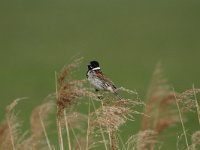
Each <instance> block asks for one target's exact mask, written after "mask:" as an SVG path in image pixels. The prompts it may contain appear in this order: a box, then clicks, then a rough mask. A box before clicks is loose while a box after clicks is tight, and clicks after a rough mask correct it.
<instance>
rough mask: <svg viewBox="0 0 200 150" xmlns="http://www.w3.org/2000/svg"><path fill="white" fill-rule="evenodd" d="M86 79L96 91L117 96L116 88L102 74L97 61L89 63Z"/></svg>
mask: <svg viewBox="0 0 200 150" xmlns="http://www.w3.org/2000/svg"><path fill="white" fill-rule="evenodd" d="M86 77H87V79H88V81H89V83H90V84H91V85H92V86H93V87H94V88H95V90H96V91H109V92H111V93H113V94H115V95H117V87H116V86H115V85H114V83H113V82H112V81H111V80H109V79H108V78H107V77H106V76H105V75H104V74H103V72H102V71H101V68H100V65H99V62H98V61H95V60H94V61H90V64H89V65H88V71H87V73H86Z"/></svg>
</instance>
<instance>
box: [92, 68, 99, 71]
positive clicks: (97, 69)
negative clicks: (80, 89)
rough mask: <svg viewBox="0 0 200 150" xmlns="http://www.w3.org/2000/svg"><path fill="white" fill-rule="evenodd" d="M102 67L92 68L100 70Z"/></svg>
mask: <svg viewBox="0 0 200 150" xmlns="http://www.w3.org/2000/svg"><path fill="white" fill-rule="evenodd" d="M100 69H101V68H100V67H96V68H93V69H92V70H93V71H94V70H100Z"/></svg>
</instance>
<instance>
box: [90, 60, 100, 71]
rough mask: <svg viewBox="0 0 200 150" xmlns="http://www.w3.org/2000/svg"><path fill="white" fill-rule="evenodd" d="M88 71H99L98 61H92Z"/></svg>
mask: <svg viewBox="0 0 200 150" xmlns="http://www.w3.org/2000/svg"><path fill="white" fill-rule="evenodd" d="M88 69H89V70H93V69H95V70H99V69H100V67H99V63H98V61H91V62H90V64H89V65H88Z"/></svg>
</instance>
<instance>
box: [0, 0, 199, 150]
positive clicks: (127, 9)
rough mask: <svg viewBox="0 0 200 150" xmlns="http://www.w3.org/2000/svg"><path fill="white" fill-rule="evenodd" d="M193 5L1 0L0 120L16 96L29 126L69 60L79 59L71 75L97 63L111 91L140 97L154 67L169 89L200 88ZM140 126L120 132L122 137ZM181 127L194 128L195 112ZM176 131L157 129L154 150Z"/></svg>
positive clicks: (169, 0)
mask: <svg viewBox="0 0 200 150" xmlns="http://www.w3.org/2000/svg"><path fill="white" fill-rule="evenodd" d="M199 8H200V1H198V0H192V1H189V0H166V1H161V0H152V1H145V0H123V1H122V0H74V1H73V0H58V1H54V0H49V1H47V0H34V1H27V0H18V1H14V0H1V1H0V52H1V55H0V68H1V69H0V72H1V73H0V80H1V82H0V83H1V86H0V91H1V92H0V93H1V94H0V96H1V100H0V119H2V118H3V117H4V110H5V107H6V106H7V105H8V104H10V103H11V102H12V101H13V100H14V99H15V98H19V97H29V99H27V100H23V101H22V102H20V103H19V105H18V106H17V110H18V111H20V114H19V116H20V117H21V119H22V120H23V121H24V129H27V128H29V116H30V114H31V111H32V109H33V108H35V107H36V106H37V105H39V104H41V103H42V101H43V99H44V98H45V97H46V96H47V95H48V94H49V93H52V92H55V75H54V74H55V71H59V70H60V69H61V68H62V67H63V66H64V65H66V64H68V63H70V62H71V59H72V58H73V57H74V56H75V57H78V56H83V57H84V61H83V63H82V64H81V67H80V68H79V70H78V71H77V72H76V73H75V77H76V78H78V79H83V78H85V74H86V71H87V64H88V62H89V61H90V60H98V61H99V62H100V63H101V68H102V70H103V72H105V74H106V75H108V76H109V78H111V79H112V80H113V82H114V83H115V84H116V86H118V87H119V86H123V87H126V88H129V89H132V90H136V91H137V92H138V93H139V95H140V97H141V99H142V100H145V98H146V91H147V89H148V85H149V82H150V80H151V77H152V73H153V71H154V68H155V66H156V64H157V63H158V62H162V66H163V69H164V72H165V76H166V77H167V78H168V80H169V83H170V85H171V86H172V87H174V89H175V90H176V91H178V92H182V91H185V90H186V89H189V88H192V84H194V85H195V87H197V88H198V87H200V80H199V77H200V70H199V66H198V65H199V64H200V59H199V57H200V36H199V35H200V28H199V27H200V19H199V14H200V9H199ZM199 99H200V98H199ZM53 121H54V120H53ZM140 123H141V119H140V118H137V119H136V120H135V122H134V123H132V125H129V126H128V127H126V126H125V127H122V128H123V130H124V132H125V137H126V136H129V131H131V132H132V134H134V133H136V132H137V131H138V130H139V128H140ZM185 125H186V128H187V129H188V133H189V134H191V133H192V132H193V131H196V130H199V125H198V120H197V118H196V114H195V113H189V114H188V122H186V123H185ZM180 133H182V128H181V124H178V125H177V126H175V127H172V128H170V129H169V131H168V132H167V131H166V132H164V135H163V137H165V138H166V139H167V141H165V142H166V143H164V144H163V147H162V148H161V149H162V150H169V149H176V137H177V135H178V134H180ZM55 139H57V138H55ZM55 143H56V142H55Z"/></svg>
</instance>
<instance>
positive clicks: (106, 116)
mask: <svg viewBox="0 0 200 150" xmlns="http://www.w3.org/2000/svg"><path fill="white" fill-rule="evenodd" d="M81 62H82V58H80V59H76V60H74V61H73V62H72V63H71V64H68V65H66V66H65V67H64V68H63V69H61V71H60V72H56V74H55V89H56V90H55V92H54V93H52V94H50V95H49V96H48V97H47V98H46V100H45V101H44V102H43V103H42V104H41V105H39V106H38V107H36V108H35V109H34V110H33V111H32V114H31V117H30V124H31V125H30V126H31V129H30V131H29V132H28V134H26V132H23V131H20V129H21V126H22V124H21V121H19V118H18V115H17V114H18V113H17V112H16V111H15V106H16V105H17V104H18V101H19V99H17V100H15V101H13V103H12V104H10V105H8V107H7V108H6V113H5V114H6V115H5V119H4V120H2V121H1V123H0V150H54V149H60V150H89V149H91V150H95V149H105V150H120V149H123V150H157V149H162V143H164V142H165V141H167V140H168V139H167V136H163V134H166V132H165V131H167V129H169V128H171V127H173V126H179V125H181V126H182V129H183V134H184V137H185V142H184V140H182V138H177V140H178V142H177V149H180V147H181V148H182V149H188V150H195V149H196V150H197V149H198V148H199V145H200V140H199V139H200V130H197V131H195V132H194V133H193V134H192V135H191V136H190V135H189V134H187V127H186V126H185V122H186V121H187V115H186V114H187V113H188V112H190V111H196V114H197V121H198V123H199V125H200V119H199V118H200V117H199V116H200V112H199V110H200V109H199V103H198V93H199V92H200V89H196V88H195V87H194V86H193V87H192V88H191V89H189V90H186V91H184V92H182V93H179V92H175V91H174V90H173V88H172V87H170V86H169V85H170V84H169V83H168V82H167V80H166V78H165V77H164V75H163V71H162V67H161V65H160V64H158V65H157V67H156V69H155V71H154V73H153V77H152V81H151V82H150V86H149V89H148V92H147V97H146V101H145V102H144V101H142V100H141V99H140V98H139V96H138V93H137V92H135V91H132V90H129V89H126V88H124V87H120V88H118V92H119V93H120V95H125V96H123V97H121V96H120V98H119V97H117V96H115V95H113V94H112V93H109V92H106V91H103V92H101V93H96V92H95V91H94V90H93V89H92V88H91V87H90V86H89V84H88V82H87V81H86V80H85V79H76V78H74V76H73V73H74V70H76V69H78V68H79V66H80V64H81ZM99 94H100V95H99ZM99 97H101V99H99ZM82 107H86V109H84V110H87V111H86V112H85V111H84V110H82ZM142 109H144V111H141V110H142ZM51 114H54V116H56V121H54V120H52V118H53V117H49V116H50V115H51ZM137 115H140V116H141V117H142V122H141V128H140V130H139V131H137V132H136V133H133V132H132V131H131V128H129V129H130V133H132V135H131V136H129V137H125V136H124V134H123V130H122V129H123V128H121V127H122V126H123V127H125V126H126V125H127V124H133V125H134V121H136V122H137V121H138V120H135V117H136V116H137ZM50 120H51V124H56V125H57V130H56V129H52V128H49V126H50V125H51V124H50V123H49V121H50ZM188 120H189V118H188ZM53 133H57V134H56V137H57V138H56V139H57V141H55V140H52V139H51V138H50V135H53ZM122 137H123V138H122ZM179 137H182V136H179ZM54 139H55V138H54ZM175 146H176V145H175Z"/></svg>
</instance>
